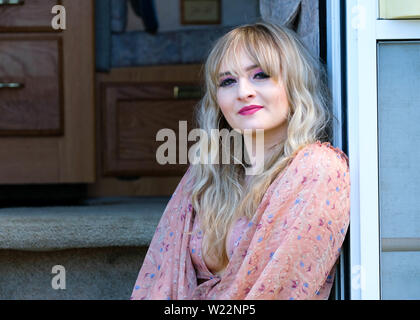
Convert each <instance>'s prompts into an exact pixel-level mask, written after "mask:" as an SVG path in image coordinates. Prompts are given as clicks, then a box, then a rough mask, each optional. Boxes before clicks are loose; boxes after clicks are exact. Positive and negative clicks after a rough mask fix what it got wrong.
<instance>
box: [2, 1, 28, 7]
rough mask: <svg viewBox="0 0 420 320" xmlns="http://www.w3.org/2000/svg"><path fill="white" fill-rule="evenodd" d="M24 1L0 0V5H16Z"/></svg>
mask: <svg viewBox="0 0 420 320" xmlns="http://www.w3.org/2000/svg"><path fill="white" fill-rule="evenodd" d="M24 3H25V0H0V6H8V5H9V6H17V5H22V4H24Z"/></svg>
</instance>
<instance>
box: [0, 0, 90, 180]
mask: <svg viewBox="0 0 420 320" xmlns="http://www.w3.org/2000/svg"><path fill="white" fill-rule="evenodd" d="M56 4H61V5H63V6H64V7H65V9H66V29H65V30H60V31H56V30H54V29H53V28H52V27H51V20H52V18H53V17H54V15H53V14H52V13H51V10H52V7H53V6H54V5H56ZM93 22H94V3H93V1H92V0H61V1H56V0H55V1H53V0H28V1H22V4H20V5H0V184H38V183H87V182H94V181H95V141H94V137H95V136H94V127H95V122H94V110H95V109H94V25H93Z"/></svg>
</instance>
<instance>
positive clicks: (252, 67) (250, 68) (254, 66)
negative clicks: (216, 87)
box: [219, 64, 258, 77]
mask: <svg viewBox="0 0 420 320" xmlns="http://www.w3.org/2000/svg"><path fill="white" fill-rule="evenodd" d="M255 68H258V66H257V65H256V64H253V65H252V66H249V67H247V68H245V71H249V70H252V69H255ZM229 75H232V74H231V73H230V72H229V71H227V72H221V73H219V77H223V76H229Z"/></svg>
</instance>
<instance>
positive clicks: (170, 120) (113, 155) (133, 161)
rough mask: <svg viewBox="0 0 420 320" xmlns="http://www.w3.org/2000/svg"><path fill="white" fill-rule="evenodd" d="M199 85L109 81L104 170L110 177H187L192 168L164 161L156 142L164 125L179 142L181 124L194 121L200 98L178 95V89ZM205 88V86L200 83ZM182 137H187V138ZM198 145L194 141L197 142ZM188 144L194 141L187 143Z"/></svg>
mask: <svg viewBox="0 0 420 320" xmlns="http://www.w3.org/2000/svg"><path fill="white" fill-rule="evenodd" d="M187 85H188V87H189V88H194V83H188V84H185V83H184V82H182V83H181V82H172V83H171V82H168V83H165V82H156V83H150V82H145V83H141V82H138V83H112V82H111V83H104V84H103V85H102V87H101V97H102V100H101V101H102V108H103V117H102V128H103V130H102V134H103V136H104V143H103V147H102V148H103V164H104V167H103V174H104V175H105V176H127V175H129V176H163V175H182V173H183V172H185V171H186V169H187V168H188V167H187V166H186V165H182V164H179V163H178V159H179V157H178V153H179V148H175V149H176V150H177V157H176V160H177V163H176V164H165V165H161V164H159V163H158V162H157V160H156V154H157V150H158V148H159V146H160V145H162V144H163V143H164V142H162V141H156V137H157V134H158V132H159V131H160V130H161V129H170V130H172V132H173V133H174V134H175V137H176V138H177V140H176V141H174V142H175V143H176V144H177V145H178V144H179V143H182V142H183V141H179V139H180V138H181V137H180V134H179V123H180V121H186V124H187V127H189V128H188V129H189V130H191V129H193V128H192V125H193V110H194V107H195V105H196V104H197V102H198V98H195V99H194V98H192V99H191V98H176V97H175V96H174V91H176V90H177V88H178V89H179V88H181V89H182V88H183V87H185V86H187ZM195 87H197V88H198V89H197V91H198V92H199V86H197V84H195ZM181 139H182V138H181ZM191 144H192V143H189V145H190V146H191ZM187 147H188V143H187Z"/></svg>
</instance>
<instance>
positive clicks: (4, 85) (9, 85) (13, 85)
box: [0, 0, 25, 89]
mask: <svg viewBox="0 0 420 320" xmlns="http://www.w3.org/2000/svg"><path fill="white" fill-rule="evenodd" d="M0 1H1V0H0ZM24 86H25V85H24V84H23V83H19V82H0V89H21V88H23V87H24Z"/></svg>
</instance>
